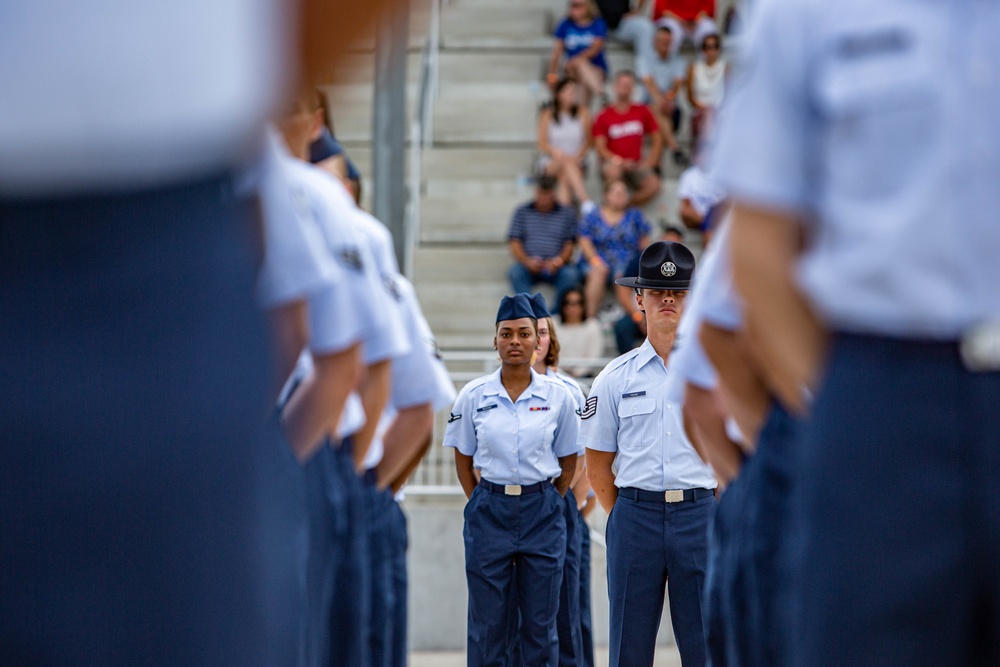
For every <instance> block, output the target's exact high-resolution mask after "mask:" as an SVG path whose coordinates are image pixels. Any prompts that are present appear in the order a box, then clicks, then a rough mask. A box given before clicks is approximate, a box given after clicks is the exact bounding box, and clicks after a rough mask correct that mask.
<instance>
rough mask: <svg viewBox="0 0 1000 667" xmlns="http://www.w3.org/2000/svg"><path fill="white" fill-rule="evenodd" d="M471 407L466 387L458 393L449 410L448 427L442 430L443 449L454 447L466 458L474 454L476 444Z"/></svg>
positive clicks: (467, 387)
mask: <svg viewBox="0 0 1000 667" xmlns="http://www.w3.org/2000/svg"><path fill="white" fill-rule="evenodd" d="M472 412H473V405H472V401H471V399H470V397H469V386H468V385H466V386H465V387H464V388H463V389H462V391H460V392H459V393H458V398H457V399H455V405H453V406H452V408H451V415H450V416H449V417H448V426H447V427H446V428H445V429H444V441H443V442H442V445H443V446H445V447H454V448H455V449H457V450H458V451H460V452H462V453H463V454H465V455H466V456H472V455H473V454H475V453H476V449H477V445H478V442H477V440H476V426H475V424H473V423H472Z"/></svg>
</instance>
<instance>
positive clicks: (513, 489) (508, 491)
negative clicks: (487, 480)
mask: <svg viewBox="0 0 1000 667" xmlns="http://www.w3.org/2000/svg"><path fill="white" fill-rule="evenodd" d="M503 492H504V495H508V496H519V495H521V485H520V484H507V485H505V486H504V487H503Z"/></svg>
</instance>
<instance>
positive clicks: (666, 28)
mask: <svg viewBox="0 0 1000 667" xmlns="http://www.w3.org/2000/svg"><path fill="white" fill-rule="evenodd" d="M656 32H665V33H667V34H669V35H670V36H671V37H673V34H674V31H673V30H671V29H670V26H668V25H666V24H664V25H661V26H660V27H658V28H657V29H656Z"/></svg>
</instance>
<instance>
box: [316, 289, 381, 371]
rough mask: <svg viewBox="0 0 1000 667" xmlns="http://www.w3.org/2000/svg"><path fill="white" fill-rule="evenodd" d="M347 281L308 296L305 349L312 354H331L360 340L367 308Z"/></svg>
mask: <svg viewBox="0 0 1000 667" xmlns="http://www.w3.org/2000/svg"><path fill="white" fill-rule="evenodd" d="M359 296H360V295H359V294H358V293H355V292H352V291H351V282H350V281H349V280H346V279H345V280H342V281H340V282H338V283H337V284H335V285H330V286H329V287H326V288H325V289H322V290H320V291H318V292H315V293H313V294H312V295H310V297H309V308H308V311H309V331H310V337H309V349H310V350H312V351H313V352H315V353H316V354H335V353H337V352H342V351H343V350H346V349H347V348H349V347H351V346H352V345H354V344H355V343H358V342H363V341H364V340H365V337H366V333H367V326H366V320H367V318H366V316H365V315H364V314H363V312H362V311H363V310H364V309H366V308H367V305H366V304H365V303H362V301H361V299H360V298H359Z"/></svg>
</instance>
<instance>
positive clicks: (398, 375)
mask: <svg viewBox="0 0 1000 667" xmlns="http://www.w3.org/2000/svg"><path fill="white" fill-rule="evenodd" d="M398 280H399V283H400V293H401V297H402V304H403V310H404V313H405V317H406V322H405V324H406V329H407V330H408V331H411V332H413V333H415V334H416V338H417V340H416V341H415V342H414V344H413V345H412V346H411V349H410V351H409V352H408V353H406V354H405V355H403V356H402V357H400V358H398V359H396V360H395V361H394V362H393V364H392V396H391V402H392V405H393V406H394V407H395V408H396V409H403V408H408V407H412V406H415V405H421V404H423V403H430V404H431V405H432V406H434V407H436V408H441V407H444V406H443V405H441V404H442V402H443V403H445V404H447V403H450V402H451V401H452V400H454V398H455V390H454V388H453V387H452V385H451V381H450V380H448V382H447V384H443V383H442V382H441V377H440V372H439V370H440V369H439V368H438V367H443V364H442V363H441V360H440V359H438V358H437V357H436V356H435V354H434V352H435V346H434V341H433V339H432V338H431V337H430V327H428V326H427V322H426V320H425V319H424V316H423V313H421V312H420V305H419V304H418V303H417V299H416V295H415V294H414V293H413V288H412V287H410V286H409V283H404V282H403V281H405V278H402V277H399V278H398ZM445 378H446V379H447V371H445Z"/></svg>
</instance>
